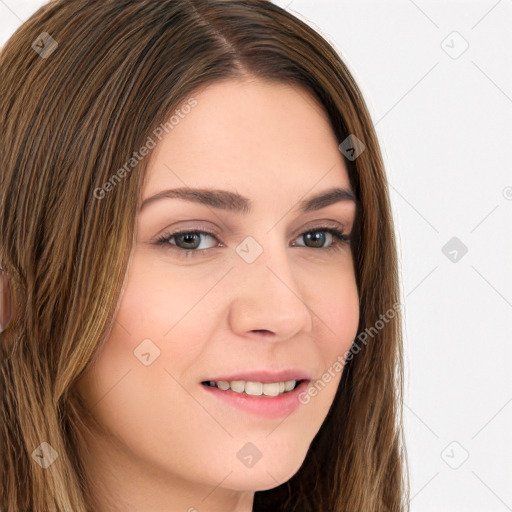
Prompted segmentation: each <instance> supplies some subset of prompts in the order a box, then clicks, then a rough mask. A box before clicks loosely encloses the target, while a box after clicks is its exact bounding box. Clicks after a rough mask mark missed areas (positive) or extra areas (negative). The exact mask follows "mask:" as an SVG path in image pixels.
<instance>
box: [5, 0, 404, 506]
mask: <svg viewBox="0 0 512 512" xmlns="http://www.w3.org/2000/svg"><path fill="white" fill-rule="evenodd" d="M50 38H51V39H50ZM0 75H1V76H2V95H1V98H0V122H1V126H0V130H1V133H2V135H1V137H2V149H3V151H2V166H1V169H0V268H3V269H5V270H6V271H7V272H8V275H9V276H10V280H11V286H12V289H13V292H14V296H15V298H16V301H15V302H16V303H15V314H14V318H13V321H12V323H11V325H10V326H9V327H8V328H7V330H6V331H5V332H4V333H3V334H1V339H0V391H3V393H2V396H1V397H0V403H1V410H0V447H1V454H0V455H1V456H0V482H1V483H2V484H1V491H0V509H1V510H2V511H4V510H7V511H9V512H25V511H26V512H28V511H31V512H43V511H44V512H49V511H58V512H70V511H73V512H89V511H90V510H91V503H92V502H91V499H90V494H89V492H90V491H89V488H88V486H87V484H86V482H85V478H84V475H85V472H84V470H83V467H82V464H81V460H80V458H79V456H78V451H77V436H78V435H79V431H80V425H81V416H80V414H82V413H81V412H80V411H82V409H81V408H80V403H79V398H78V393H77V392H76V390H75V386H74V385H75V383H76V382H77V379H78V377H79V376H80V375H81V374H82V372H83V371H84V369H85V368H86V366H87V365H88V363H90V361H91V360H92V358H93V357H94V355H95V353H96V351H97V348H98V346H99V345H100V344H101V343H102V342H103V341H104V340H105V339H106V338H107V336H108V334H109V331H110V329H111V327H112V323H113V318H114V316H115V313H116V310H117V309H116V308H117V306H118V300H119V297H120V293H121V289H122V285H123V282H124V279H125V275H126V270H127V266H128V261H129V256H130V251H131V249H132V244H133V234H134V229H135V228H134V223H135V215H136V211H137V207H138V205H139V202H140V190H141V184H142V183H143V179H144V173H145V169H146V165H147V162H146V160H144V159H143V160H141V161H140V162H138V163H137V164H136V165H134V166H133V169H130V171H129V173H127V174H129V176H126V177H125V178H124V179H122V180H119V182H116V184H115V187H111V188H112V189H111V190H110V191H109V192H108V194H104V197H103V198H102V199H98V196H99V193H98V190H101V189H103V190H104V189H105V188H104V186H105V183H107V182H108V181H109V179H110V178H111V177H112V176H113V175H114V174H115V173H116V171H117V170H119V169H121V168H122V167H123V165H125V163H126V162H127V160H129V159H130V157H132V155H133V152H134V151H136V150H137V148H140V147H142V146H143V145H144V143H145V142H146V141H147V137H148V135H149V134H150V133H152V131H153V130H154V129H155V127H157V126H159V125H161V124H162V123H165V122H166V120H167V119H168V118H169V116H170V115H171V114H172V113H173V112H174V111H175V110H176V109H177V108H179V107H180V105H182V104H183V103H184V102H186V100H187V99H188V98H190V97H192V96H193V94H194V93H195V92H196V91H199V90H201V89H202V88H204V87H207V86H208V85H209V84H211V83H213V82H215V81H219V80H227V79H232V78H239V77H246V76H252V77H257V78H260V79H265V80H269V81H275V82H283V83H288V84H295V85H297V86H300V87H305V88H306V89H307V90H308V91H310V93H311V94H313V95H314V96H315V97H316V98H317V99H318V100H319V101H320V103H321V104H322V105H323V106H324V108H325V111H326V112H327V114H328V117H329V120H330V123H331V125H332V129H333V131H334V133H335V135H336V137H337V140H338V141H339V142H340V143H341V142H342V141H344V140H345V139H346V138H347V137H348V136H349V135H350V136H355V137H357V138H358V139H359V140H361V141H363V143H364V145H365V149H364V151H363V152H362V153H361V154H360V155H359V156H358V157H357V158H356V159H353V158H347V157H345V162H346V165H347V169H348V173H349V179H350V183H351V187H352V190H353V191H354V193H355V195H356V199H357V204H358V209H357V217H356V223H355V226H354V229H353V233H352V238H353V246H352V251H353V256H354V267H355V274H356V281H357V285H358V291H359V296H360V325H359V332H360V333H367V334H368V332H371V336H370V337H369V338H368V336H366V337H363V338H361V337H359V338H356V340H355V341H354V344H355V345H354V348H355V346H356V345H357V353H356V351H355V350H354V353H353V357H351V358H347V362H346V364H345V367H344V369H343V374H342V379H341V383H340V385H339V388H338V391H337V394H336V396H335V399H334V403H333V406H332V407H331V409H330V411H329V414H328V416H327V418H326V420H325V422H324V424H323V425H322V427H321V429H320V431H319V432H318V434H317V435H316V437H315V438H314V440H313V442H312V444H311V446H310V449H309V451H308V454H307V456H306V459H305V461H304V464H303V465H302V467H301V468H300V470H299V471H298V472H297V473H296V474H295V475H294V476H293V477H292V478H291V479H290V480H289V481H288V482H286V483H284V484H282V485H280V486H279V487H277V488H275V489H271V490H268V491H261V492H257V493H256V495H255V500H254V511H255V512H262V511H272V512H279V511H282V512H284V511H286V512H327V511H333V512H355V511H357V512H359V511H364V512H385V511H389V512H402V511H405V510H408V478H407V471H406V457H405V453H406V452H405V447H404V445H403V427H402V392H403V367H402V366H403V361H402V338H401V315H400V312H399V311H397V308H396V305H397V304H399V303H400V297H399V279H398V269H397V253H396V246H395V239H394V228H393V219H392V213H391V208H390V202H389V195H388V186H387V181H386V176H385V170H384V164H383V160H382V156H381V152H380V149H379V144H378V141H377V137H376V133H375V130H374V127H373V124H372V120H371V118H370V115H369V112H368V110H367V107H366V105H365V102H364V99H363V95H362V93H361V91H360V89H359V88H358V86H357V84H356V82H355V80H354V78H353V77H352V75H351V73H350V71H349V69H348V68H347V65H346V64H345V63H344V62H343V60H342V59H341V57H340V55H338V53H337V52H336V51H335V50H334V49H333V48H332V46H331V45H330V44H329V43H328V42H327V41H326V40H325V39H324V38H323V37H322V36H321V35H319V34H318V33H317V32H315V31H314V30H313V29H312V28H310V27H309V26H308V25H307V24H306V23H304V22H303V21H301V20H299V19H298V18H296V17H295V16H293V15H292V14H290V13H288V12H286V11H285V10H283V9H281V8H279V7H277V6H276V5H273V4H272V3H271V2H269V1H265V0H241V1H229V0H209V1H206V0H115V1H114V0H54V1H52V2H50V3H48V4H47V5H45V6H44V7H42V8H41V9H39V10H38V11H37V12H36V13H35V14H34V15H33V16H32V17H31V18H30V19H29V20H28V21H26V22H25V23H24V24H23V25H22V26H21V27H20V28H19V29H18V30H17V31H16V32H15V34H14V35H13V36H12V37H11V38H10V39H9V40H8V41H7V43H6V44H5V46H4V47H3V48H2V50H1V54H0ZM392 309H394V311H395V312H396V313H395V314H394V315H388V316H387V317H386V322H385V326H384V327H379V324H378V322H379V321H380V322H381V323H382V317H383V316H384V315H386V314H387V313H388V312H389V311H391V310H392ZM375 326H377V328H376V327H375ZM368 329H370V330H368ZM371 329H373V330H371ZM358 340H359V342H358ZM361 340H364V343H360V341H361ZM43 442H46V443H48V444H49V445H50V446H51V447H52V448H53V449H54V450H55V452H56V453H57V454H58V459H57V460H56V461H55V462H54V463H53V464H52V465H51V466H50V467H48V468H47V469H45V470H42V469H41V467H40V466H39V465H38V464H36V463H35V462H34V460H33V457H32V453H33V452H34V450H35V449H36V448H37V447H38V446H40V445H41V443H43Z"/></svg>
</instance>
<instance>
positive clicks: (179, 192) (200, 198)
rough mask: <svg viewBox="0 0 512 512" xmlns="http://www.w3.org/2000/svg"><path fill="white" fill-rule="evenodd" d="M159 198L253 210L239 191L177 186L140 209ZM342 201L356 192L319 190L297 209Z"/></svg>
mask: <svg viewBox="0 0 512 512" xmlns="http://www.w3.org/2000/svg"><path fill="white" fill-rule="evenodd" d="M159 199H183V200H185V201H191V202H194V203H199V204H204V205H206V206H211V207H212V208H217V209H221V210H228V211H232V212H236V213H242V214H247V213H249V212H250V211H251V207H252V201H251V200H250V199H249V198H247V197H244V196H242V195H240V194H239V193H238V192H231V191H229V190H221V189H210V188H189V187H185V188H175V189H169V190H162V191H161V192H158V193H157V194H155V195H153V196H151V197H148V198H146V199H144V201H143V202H142V204H141V207H140V210H142V209H143V208H144V207H146V206H147V205H148V204H150V203H154V202H155V201H158V200H159ZM341 201H353V202H356V200H355V197H354V194H353V193H352V191H351V190H349V189H346V188H340V187H334V188H330V189H327V190H324V191H322V192H319V193H317V194H315V195H313V196H311V197H309V198H307V199H303V200H301V201H299V202H298V206H297V210H298V211H299V212H300V213H307V212H311V211H316V210H321V209H322V208H325V207H327V206H329V205H331V204H334V203H338V202H341Z"/></svg>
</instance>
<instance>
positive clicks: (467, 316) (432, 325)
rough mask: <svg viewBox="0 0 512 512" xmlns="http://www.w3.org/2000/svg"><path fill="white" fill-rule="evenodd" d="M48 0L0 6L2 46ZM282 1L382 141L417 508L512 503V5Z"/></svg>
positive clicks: (491, 507) (482, 510) (472, 511)
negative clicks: (333, 60)
mask: <svg viewBox="0 0 512 512" xmlns="http://www.w3.org/2000/svg"><path fill="white" fill-rule="evenodd" d="M44 3H45V2H43V1H29V0H25V1H20V0H0V20H1V21H0V44H2V43H4V42H5V41H6V40H7V39H8V38H9V36H10V35H11V34H12V32H13V31H14V30H15V29H16V28H17V27H18V26H19V25H20V24H21V23H22V22H23V21H25V20H26V19H27V18H28V17H29V16H30V15H31V14H32V13H33V12H34V11H35V10H36V8H37V7H38V6H40V5H42V4H44ZM274 3H276V4H277V5H280V6H281V7H286V8H287V9H288V10H289V11H291V12H293V13H294V14H295V15H297V16H299V17H300V18H302V19H304V20H305V21H306V22H308V23H309V24H311V25H312V26H313V27H314V28H316V29H317V30H319V31H320V32H321V33H322V34H323V35H324V36H325V37H327V38H328V39H329V40H330V42H331V43H332V44H333V45H334V46H335V47H336V49H337V50H338V52H339V53H340V54H341V55H342V58H343V59H344V60H345V62H346V63H347V64H348V65H349V67H350V69H351V70H352V72H353V74H354V76H355V78H356V80H357V81H358V83H359V85H360V87H361V89H362V91H363V94H364V95H365V98H366V100H367V103H368V106H369V109H370V112H371V114H372V118H373V120H374V124H375V126H376V129H377V132H378V135H379V138H380V141H381V144H382V149H383V153H384V157H385V161H386V166H387V172H388V177H389V183H390V190H391V199H392V206H393V213H394V216H395V221H396V226H397V236H398V239H399V245H400V259H401V276H402V292H403V302H404V305H405V344H406V346H405V348H406V359H407V361H406V368H407V389H406V397H405V405H404V416H405V418H404V419H405V425H406V437H407V447H408V453H409V465H410V477H411V511H412V512H427V511H428V512H442V511H449V512H452V511H454V512H455V511H464V512H506V511H507V510H510V511H512V483H511V482H512V386H511V382H512V376H511V366H512V364H511V360H512V357H511V352H512V350H511V344H510V341H511V340H512V322H511V320H512V315H511V312H512V258H511V256H512V250H511V249H512V172H511V171H512V157H511V156H512V151H511V147H512V123H511V119H512V30H511V28H512V0H499V1H496V0H492V1H490V2H489V1H480V2H469V1H444V2H443V1H436V2H434V1H425V0H422V1H419V0H417V1H413V0H400V1H388V0H385V1H383V0H380V1H362V0H358V1H353V0H352V1H326V0H324V1H320V0H315V1H313V0H292V1H290V0H282V1H281V0H276V1H275V2H274ZM453 32H458V34H459V35H457V34H453ZM37 35H38V34H34V39H35V38H36V36H37ZM464 40H465V41H466V42H464ZM466 45H469V46H468V48H467V50H465V51H464V52H463V53H461V54H460V55H459V53H460V52H461V51H462V50H463V49H464V47H465V46H466ZM452 237H457V239H458V240H459V241H460V242H457V243H459V244H460V243H463V244H464V245H465V246H466V247H467V249H468V251H467V253H466V254H464V255H463V256H461V255H462V252H461V251H460V249H459V248H457V247H455V248H452V247H449V248H448V249H447V250H446V252H447V253H448V251H453V250H454V249H455V251H457V253H456V254H455V253H454V252H451V257H452V258H456V260H457V261H455V262H454V261H451V260H450V259H449V258H448V257H447V256H445V254H444V253H443V252H442V248H443V246H444V245H445V244H446V243H447V242H448V241H449V240H450V239H451V238H452ZM466 457H467V459H466Z"/></svg>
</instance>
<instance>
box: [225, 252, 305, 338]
mask: <svg viewBox="0 0 512 512" xmlns="http://www.w3.org/2000/svg"><path fill="white" fill-rule="evenodd" d="M267 245H268V244H267ZM235 266H236V267H237V268H236V272H233V275H232V276H231V279H234V280H235V283H234V286H233V290H234V291H233V294H232V300H231V304H230V310H229V322H230V326H231V329H232V331H233V332H235V333H236V334H238V335H240V336H247V335H251V336H254V335H255V334H256V335H258V336H262V335H263V336H265V337H266V339H268V340H272V341H285V340H287V339H290V338H293V337H294V336H296V335H297V334H299V333H301V332H302V333H307V332H311V330H312V317H311V315H312V311H311V310H310V307H309V305H308V304H307V303H306V302H305V298H304V297H303V293H302V292H301V289H300V287H299V286H298V283H297V281H298V280H299V282H300V279H298V278H300V276H297V275H294V273H293V268H292V267H291V266H290V261H289V256H288V255H287V251H286V248H285V247H282V246H278V244H277V243H276V244H275V247H272V248H270V247H268V246H267V247H265V248H264V250H263V252H262V253H261V254H260V256H259V257H258V258H257V259H256V260H255V261H253V262H252V263H247V262H246V261H244V260H243V259H242V258H238V256H237V259H236V264H235Z"/></svg>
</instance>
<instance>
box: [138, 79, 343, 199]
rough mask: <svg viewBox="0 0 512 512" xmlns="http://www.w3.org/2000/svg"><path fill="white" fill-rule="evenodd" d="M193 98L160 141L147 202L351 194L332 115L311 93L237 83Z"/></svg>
mask: <svg viewBox="0 0 512 512" xmlns="http://www.w3.org/2000/svg"><path fill="white" fill-rule="evenodd" d="M192 96H193V98H194V99H195V100H196V104H195V106H194V107H193V108H191V109H187V112H188V113H186V114H184V113H182V115H181V116H180V117H179V122H177V123H176V124H174V126H173V128H172V129H171V130H170V131H169V132H168V133H165V132H164V134H163V136H162V137H161V140H160V141H157V145H156V148H155V149H154V150H153V152H152V154H151V159H150V162H149V166H148V171H147V173H148V174H147V176H146V180H145V187H144V192H143V197H147V196H149V195H152V194H155V193H157V192H159V190H161V189H162V188H173V187H187V186H189V187H212V188H213V187H216V188H228V189H231V190H234V189H236V190H238V191H240V192H241V193H243V194H244V195H246V196H254V197H256V196H257V195H258V193H259V192H263V191H264V190H266V191H267V193H268V192H269V191H270V190H272V191H273V192H274V193H275V196H274V197H275V199H277V196H279V192H281V193H282V194H293V195H295V196H297V195H302V194H303V193H305V192H307V191H308V190H310V189H312V188H313V187H314V186H315V185H316V184H318V186H319V187H320V188H322V189H323V188H327V187H329V186H338V187H343V188H350V185H349V181H348V175H347V172H346V168H345V164H344V160H343V157H342V155H341V153H340V151H339V149H338V141H337V140H336V137H335V135H334V132H333V131H332V127H331V125H330V122H329V119H328V116H327V114H326V112H325V111H324V109H323V107H322V106H321V104H320V103H319V102H318V100H316V98H314V97H313V96H312V95H310V93H309V92H308V91H307V90H305V89H304V88H302V87H299V86H295V85H290V84H283V83H277V82H266V81H262V80H258V79H251V80H243V81H242V80H236V81H235V80H229V81H222V82H216V83H214V84H211V85H209V86H208V87H206V88H204V89H202V90H201V91H199V92H197V93H196V94H193V95H192ZM184 104H186V100H185V102H184ZM178 109H179V107H178Z"/></svg>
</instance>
